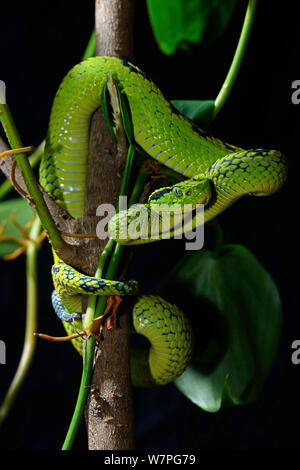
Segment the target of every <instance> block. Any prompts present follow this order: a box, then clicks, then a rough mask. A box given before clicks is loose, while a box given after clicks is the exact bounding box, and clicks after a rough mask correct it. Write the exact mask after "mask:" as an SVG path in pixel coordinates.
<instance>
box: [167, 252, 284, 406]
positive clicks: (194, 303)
mask: <svg viewBox="0 0 300 470" xmlns="http://www.w3.org/2000/svg"><path fill="white" fill-rule="evenodd" d="M160 294H161V295H165V297H166V298H167V299H168V300H170V301H172V302H175V303H177V305H178V306H179V307H180V308H182V309H183V310H184V311H185V312H186V313H188V312H189V314H190V318H191V321H192V324H193V330H194V332H195V353H194V357H193V360H192V363H191V365H190V366H189V367H188V368H187V369H186V371H185V372H184V373H183V374H182V375H181V376H180V377H179V378H178V379H177V380H176V381H175V384H176V386H177V387H178V389H179V390H181V392H182V393H183V394H184V395H186V396H187V397H188V398H189V399H190V400H191V401H193V402H194V403H195V404H196V405H198V406H199V407H201V408H203V409H204V410H206V411H210V412H215V411H218V410H219V409H220V408H221V407H222V406H228V405H232V404H242V403H248V402H251V401H253V400H255V399H257V398H258V396H259V393H260V391H261V388H262V386H263V384H264V381H265V379H266V377H267V376H268V374H269V372H270V368H271V366H272V363H273V360H274V357H275V354H276V351H277V346H278V340H279V335H280V331H281V322H282V311H281V301H280V296H279V293H278V290H277V288H276V285H275V284H274V282H273V280H272V278H271V277H270V275H269V274H268V272H267V271H266V270H265V269H264V268H263V267H262V266H261V264H260V263H259V262H258V261H257V260H256V258H255V257H254V255H253V254H252V253H251V252H250V251H248V250H247V249H246V248H245V247H243V246H241V245H226V246H225V247H224V248H223V250H222V251H221V253H220V254H218V255H216V254H215V253H214V252H211V251H208V250H200V251H197V252H193V253H190V254H188V255H186V256H185V257H184V258H183V260H182V261H181V262H180V263H179V264H178V265H177V266H176V268H175V270H174V272H172V273H171V275H170V277H169V280H168V281H167V283H166V284H165V285H164V287H163V289H162V291H160Z"/></svg>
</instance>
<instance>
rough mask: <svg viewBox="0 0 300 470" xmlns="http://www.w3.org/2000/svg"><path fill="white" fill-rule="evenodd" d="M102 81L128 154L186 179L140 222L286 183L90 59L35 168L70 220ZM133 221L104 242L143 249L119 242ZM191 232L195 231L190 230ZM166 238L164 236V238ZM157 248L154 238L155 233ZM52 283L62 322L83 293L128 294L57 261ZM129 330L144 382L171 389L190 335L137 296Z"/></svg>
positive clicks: (163, 305) (60, 104) (224, 203)
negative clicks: (140, 354)
mask: <svg viewBox="0 0 300 470" xmlns="http://www.w3.org/2000/svg"><path fill="white" fill-rule="evenodd" d="M109 76H112V77H113V79H114V80H115V82H116V83H117V84H118V87H119V88H120V89H121V91H122V93H124V94H125V95H126V98H127V101H128V103H129V108H130V113H131V118H132V125H133V131H134V139H135V141H136V142H137V144H138V145H139V146H140V147H142V149H143V150H144V151H145V152H146V153H147V154H148V155H149V156H150V157H152V158H154V159H155V160H157V161H159V162H160V163H162V164H163V165H165V166H167V167H169V168H171V169H172V170H174V171H176V172H177V173H179V174H181V175H182V176H183V177H185V178H186V179H185V180H184V181H182V182H180V183H178V184H176V185H174V186H172V187H166V188H163V189H160V190H157V191H155V192H154V193H152V195H151V196H150V197H149V199H148V203H147V204H145V205H144V206H143V207H144V208H145V210H146V213H147V214H148V215H149V217H150V212H151V210H152V209H153V208H155V207H156V206H157V205H158V204H166V205H167V206H172V205H174V204H177V205H179V206H183V205H185V204H188V205H190V206H189V207H191V210H194V209H195V207H196V205H197V204H204V205H205V210H204V222H206V221H208V220H210V219H212V218H213V217H215V216H216V215H218V214H219V213H221V212H223V211H224V210H225V209H226V208H227V207H229V206H230V205H231V204H232V203H233V202H235V201H236V200H237V199H239V198H240V197H241V196H243V195H249V194H251V195H257V196H262V195H269V194H272V193H274V192H276V191H277V190H278V189H279V188H280V187H281V186H282V184H283V182H284V181H285V179H286V174H287V163H286V159H285V157H284V155H283V154H282V153H280V152H278V151H275V150H263V149H258V150H248V151H245V150H243V149H240V148H238V147H235V146H232V145H230V144H227V143H224V142H222V141H220V140H218V139H216V138H215V137H212V136H210V135H208V134H207V133H206V132H204V131H202V130H201V129H199V128H198V127H196V126H195V125H194V124H193V123H192V122H190V121H189V120H188V119H186V118H185V117H183V116H182V115H181V114H180V113H179V112H177V111H176V110H175V109H174V108H173V107H172V105H171V104H170V103H169V102H168V101H166V100H165V98H164V97H163V95H162V93H161V92H160V90H159V89H158V88H157V87H156V86H155V85H154V84H153V83H152V82H151V81H149V80H147V79H146V77H145V75H144V74H143V72H141V71H140V70H139V69H138V68H137V67H135V66H133V65H132V64H130V63H128V62H126V61H122V60H119V59H116V58H113V57H95V58H92V59H88V60H86V61H84V62H82V63H80V64H78V65H76V66H75V67H74V68H73V69H72V70H71V71H70V72H69V73H68V74H67V76H66V77H65V79H64V80H63V82H62V84H61V86H60V88H59V90H58V92H57V94H56V97H55V100H54V103H53V107H52V112H51V117H50V124H49V129H48V134H47V139H46V147H45V153H44V157H43V159H42V163H41V167H40V182H41V184H42V186H43V187H44V189H45V190H46V191H47V192H48V194H49V195H50V196H51V197H52V198H53V199H54V200H55V201H56V202H57V203H58V204H59V205H61V206H62V207H64V208H65V209H66V210H67V211H68V213H69V214H70V215H71V216H73V217H80V216H81V215H82V212H83V204H84V192H85V178H86V167H87V156H88V141H89V125H90V120H91V116H92V114H93V113H94V111H95V110H96V109H97V108H98V107H99V105H100V95H101V92H102V89H103V86H104V84H105V83H106V82H107V80H108V77H109ZM136 217H137V215H136V211H135V210H134V209H133V208H129V209H128V210H127V211H121V212H120V213H119V214H117V215H116V216H114V217H113V218H112V219H111V220H110V223H109V230H110V234H111V236H112V238H114V239H115V240H117V241H118V242H120V243H123V244H135V243H147V242H150V241H153V239H152V238H151V233H150V232H149V228H147V229H145V231H144V233H142V238H140V239H138V240H136V239H133V238H130V236H128V233H127V228H128V225H129V224H130V223H131V222H132V221H134V220H135V218H136ZM147 217H148V216H147ZM195 224H196V221H195V222H194V225H193V227H194V226H195ZM176 230H177V229H176V227H175V226H174V227H171V235H175V234H176ZM158 238H162V234H161V233H159V236H158ZM156 239H157V238H156ZM52 274H53V280H54V285H55V289H56V293H55V294H54V295H53V304H54V306H55V309H56V311H57V312H58V313H59V315H60V317H61V318H62V320H63V321H66V320H68V321H69V320H70V319H72V317H74V318H76V319H78V316H79V313H78V312H80V302H79V296H80V295H81V294H83V293H85V294H86V293H88V294H94V295H113V294H119V295H133V294H136V292H137V283H136V282H135V281H129V282H119V281H105V280H98V279H95V278H93V277H88V276H84V275H83V274H81V273H79V272H78V271H76V270H74V269H73V268H71V267H69V266H67V265H65V264H64V263H63V262H61V261H60V260H58V261H57V262H56V263H55V264H54V267H53V269H52ZM133 321H134V325H135V328H136V330H137V331H138V332H141V333H142V334H146V335H148V338H149V339H150V342H151V343H152V350H151V352H150V354H149V362H148V364H149V369H150V372H151V375H152V379H151V380H150V381H152V382H153V383H156V384H165V383H167V382H169V381H171V380H174V379H175V378H176V377H177V376H178V375H180V374H181V373H182V372H183V370H184V369H185V367H186V365H187V364H188V362H189V360H190V357H191V337H192V332H191V326H190V324H189V322H188V320H187V319H186V318H185V317H184V315H183V313H182V312H181V311H180V310H179V309H177V308H176V307H175V306H172V305H170V304H168V303H167V302H166V301H164V300H163V299H161V298H159V297H155V296H142V297H141V298H140V299H139V300H138V302H137V304H136V306H135V308H134V310H133ZM153 331H155V335H154V338H155V341H154V339H153V334H152V332H153ZM133 368H134V366H133ZM137 382H138V380H137Z"/></svg>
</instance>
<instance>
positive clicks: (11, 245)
mask: <svg viewBox="0 0 300 470" xmlns="http://www.w3.org/2000/svg"><path fill="white" fill-rule="evenodd" d="M14 210H15V211H16V222H18V224H19V225H20V226H21V227H24V226H25V225H26V224H27V222H29V221H30V220H32V219H33V216H34V214H33V210H32V208H31V207H30V206H29V204H28V203H27V202H26V201H25V199H22V198H17V199H11V200H9V201H1V203H0V223H2V222H3V221H6V223H7V225H6V227H5V231H4V233H3V235H9V236H11V237H16V238H22V234H21V232H20V230H19V229H18V228H17V227H16V226H15V225H14V224H13V223H12V221H11V214H12V212H13V211H14ZM17 248H20V245H19V244H17V243H15V242H13V241H1V242H0V257H3V256H5V255H8V254H10V253H12V252H13V251H14V250H16V249H17Z"/></svg>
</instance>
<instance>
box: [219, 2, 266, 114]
mask: <svg viewBox="0 0 300 470" xmlns="http://www.w3.org/2000/svg"><path fill="white" fill-rule="evenodd" d="M257 4H258V0H249V2H248V6H247V10H246V15H245V19H244V23H243V27H242V31H241V34H240V38H239V42H238V45H237V48H236V51H235V54H234V57H233V60H232V63H231V66H230V69H229V71H228V73H227V76H226V78H225V81H224V83H223V85H222V88H221V90H220V91H219V94H218V96H217V98H216V99H215V107H214V112H213V117H212V120H214V119H215V117H216V116H217V115H218V114H219V112H220V111H221V109H222V107H223V106H224V104H225V102H226V100H227V98H228V96H229V94H230V92H231V90H232V87H233V85H234V83H235V80H236V78H237V76H238V73H239V71H240V68H241V65H242V62H243V58H244V56H245V52H246V49H247V46H248V42H249V38H250V34H251V31H252V26H253V23H254V18H255V12H256V8H257Z"/></svg>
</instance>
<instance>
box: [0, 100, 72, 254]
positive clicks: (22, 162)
mask: <svg viewBox="0 0 300 470" xmlns="http://www.w3.org/2000/svg"><path fill="white" fill-rule="evenodd" d="M0 121H1V123H2V126H3V128H4V131H5V134H6V136H7V139H8V141H9V144H10V146H11V148H12V149H17V148H20V147H23V143H22V141H21V137H20V135H19V132H18V130H17V127H16V124H15V121H14V119H13V116H12V114H11V111H10V109H9V107H8V105H7V103H0ZM15 159H16V161H17V165H18V167H19V170H20V172H21V175H22V177H23V180H24V182H25V184H26V187H27V191H28V194H29V197H30V198H31V199H32V200H33V201H34V204H35V209H36V212H37V214H38V216H39V218H40V220H41V224H42V226H43V228H44V229H45V230H47V232H48V235H49V238H50V240H51V243H52V246H53V248H54V249H58V248H61V247H63V246H64V245H65V242H64V241H63V239H62V237H61V235H60V232H59V231H58V229H57V227H56V225H55V222H54V220H53V219H52V217H51V214H50V212H49V209H48V207H47V205H46V203H45V201H44V198H43V195H42V192H41V190H40V187H39V185H38V183H37V181H36V178H35V176H34V173H33V170H32V168H31V166H30V163H29V161H28V158H27V156H26V154H24V153H20V154H18V155H17V154H16V155H15Z"/></svg>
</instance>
